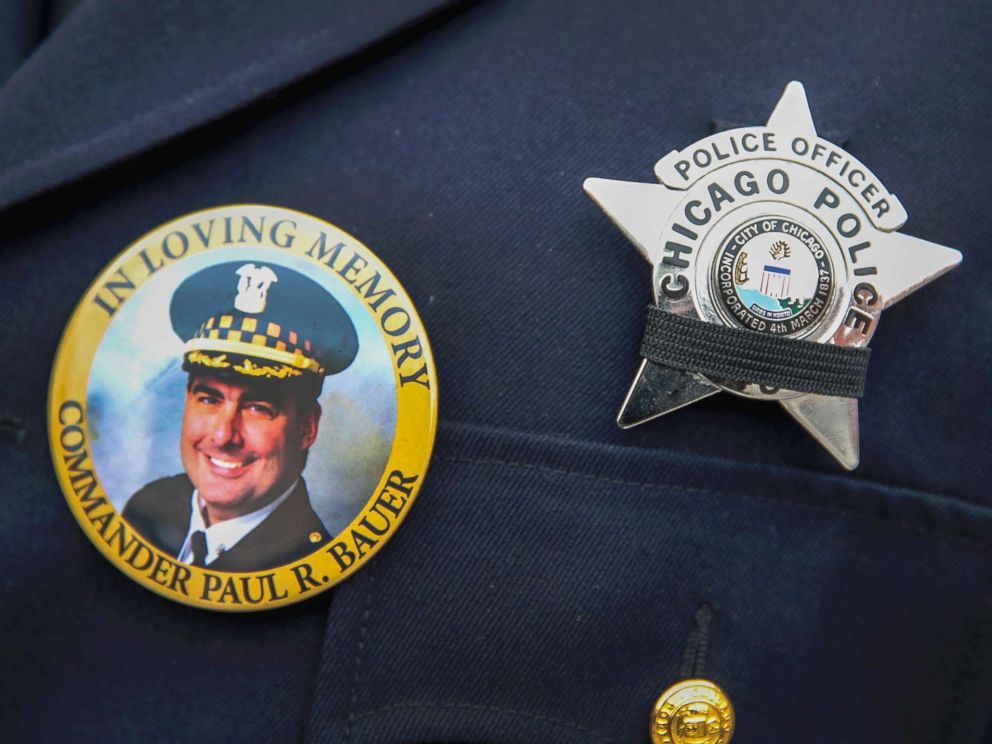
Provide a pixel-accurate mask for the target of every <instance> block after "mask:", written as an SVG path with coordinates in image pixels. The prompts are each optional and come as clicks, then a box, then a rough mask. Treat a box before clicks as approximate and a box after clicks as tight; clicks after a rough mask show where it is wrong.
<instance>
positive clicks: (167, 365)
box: [49, 205, 437, 610]
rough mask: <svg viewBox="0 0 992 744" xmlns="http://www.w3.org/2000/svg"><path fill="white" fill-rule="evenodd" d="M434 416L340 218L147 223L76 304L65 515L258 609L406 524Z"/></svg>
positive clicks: (53, 416)
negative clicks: (333, 222)
mask: <svg viewBox="0 0 992 744" xmlns="http://www.w3.org/2000/svg"><path fill="white" fill-rule="evenodd" d="M436 421H437V381H436V378H435V370H434V362H433V360H432V357H431V352H430V346H429V345H428V342H427V335H426V332H425V331H424V328H423V325H422V324H421V321H420V318H419V317H418V316H417V312H416V310H415V309H414V307H413V304H412V303H411V301H410V298H409V297H408V296H407V295H406V292H405V291H404V290H403V287H402V286H401V285H400V283H399V281H398V280H397V279H396V277H395V276H393V274H392V273H391V272H390V270H389V269H388V268H387V267H386V265H385V264H384V263H383V262H382V261H381V260H380V259H379V258H378V257H377V256H376V255H375V254H374V253H373V252H372V251H371V250H370V249H369V248H368V247H367V246H365V245H363V244H362V243H361V242H359V241H358V240H357V239H355V238H354V237H352V236H351V235H348V234H347V233H345V232H344V231H342V230H340V229H338V228H337V227H335V226H334V225H331V224H330V223H327V222H324V221H323V220H320V219H318V218H316V217H312V216H310V215H307V214H303V213H301V212H296V211H293V210H289V209H283V208H280V207H270V206H263V205H236V206H225V207H216V208H213V209H207V210H204V211H202V212H196V213H193V214H187V215H184V216H182V217H179V218H177V219H175V220H173V221H171V222H169V223H166V224H164V225H161V226H159V227H156V228H154V229H153V230H152V231H151V232H149V233H147V234H146V235H143V236H142V237H140V238H138V239H137V240H136V241H135V242H134V243H132V244H131V245H130V246H129V247H128V248H126V249H125V250H124V251H123V252H122V253H121V254H120V255H118V256H117V257H116V258H114V259H113V260H112V261H111V262H110V264H109V265H108V266H107V267H106V268H105V269H104V271H103V273H102V274H101V275H100V276H98V277H97V278H96V280H95V281H94V282H93V284H92V285H90V287H89V289H87V290H86V293H85V294H84V295H83V298H82V299H81V300H80V302H79V304H78V306H77V307H76V310H75V311H74V313H73V315H72V318H71V319H70V320H69V324H68V326H67V328H66V331H65V334H64V335H63V338H62V342H61V344H60V346H59V350H58V354H57V355H56V359H55V365H54V369H53V372H52V382H51V389H50V396H49V439H50V443H51V450H52V457H53V459H54V462H55V470H56V473H57V475H58V479H59V482H60V484H61V486H62V490H63V492H64V494H65V497H66V500H67V502H68V504H69V507H70V509H71V510H72V513H73V514H74V516H75V517H76V519H77V520H78V522H79V524H80V526H81V527H82V528H83V530H84V531H85V532H86V534H87V535H88V536H89V538H90V539H91V540H92V541H93V543H94V544H95V545H96V547H97V548H98V549H99V550H100V551H101V552H102V553H103V554H104V556H106V557H107V558H108V559H109V560H111V561H112V562H113V563H114V564H115V565H117V566H118V567H119V568H120V569H121V570H122V571H124V573H126V574H127V575H128V576H130V577H131V578H132V579H134V580H135V581H137V582H139V583H140V584H142V585H143V586H145V587H147V588H149V589H151V590H153V591H155V592H158V593H159V594H162V595H164V596H166V597H168V598H169V599H173V600H176V601H179V602H183V603H186V604H191V605H195V606H197V607H204V608H210V609H218V610H258V609H264V608H269V607H277V606H281V605H285V604H289V603H292V602H296V601H298V600H301V599H305V598H307V597H311V596H313V595H315V594H317V593H319V592H321V591H322V590H325V589H327V588H329V587H331V586H333V585H334V584H336V583H338V582H339V581H342V580H344V579H346V578H348V577H349V576H351V575H352V574H353V573H355V571H357V570H358V569H360V568H361V567H362V566H363V565H364V564H365V563H367V562H368V560H369V559H370V558H371V557H372V555H374V554H375V553H376V552H377V551H378V550H380V549H381V548H382V546H383V545H384V544H385V543H386V541H387V540H388V539H389V537H390V536H391V535H392V534H393V532H394V531H395V530H396V528H397V527H398V526H399V524H400V523H401V522H402V521H403V520H404V519H405V517H406V515H407V513H408V512H409V510H410V507H411V505H412V503H413V500H414V497H415V496H416V494H417V492H418V491H419V489H420V486H421V484H422V483H423V479H424V474H425V471H426V469H427V465H428V462H429V460H430V455H431V449H432V447H433V443H434V431H435V425H436Z"/></svg>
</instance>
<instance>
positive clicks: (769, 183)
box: [585, 82, 961, 469]
mask: <svg viewBox="0 0 992 744" xmlns="http://www.w3.org/2000/svg"><path fill="white" fill-rule="evenodd" d="M655 174H656V175H657V177H658V180H659V181H661V184H653V183H632V182H628V181H610V180H606V179H602V178H590V179H587V180H586V182H585V189H586V191H587V192H588V193H589V195H590V196H591V197H592V198H593V199H594V200H595V201H596V203H597V204H599V206H600V207H602V208H603V210H604V211H605V212H606V213H607V214H608V215H609V216H610V218H611V219H612V220H613V221H614V222H615V223H616V224H617V226H618V227H619V228H620V229H621V230H622V231H623V232H624V234H625V235H626V236H627V237H628V238H629V239H630V240H631V241H632V242H633V243H634V245H636V246H637V248H638V249H639V250H640V251H641V253H642V254H643V255H644V257H645V258H646V259H647V260H648V261H649V262H650V263H651V265H652V266H653V267H654V274H653V287H654V299H655V305H656V308H651V309H650V311H649V328H648V332H647V333H646V334H645V343H644V345H643V346H642V356H644V357H645V358H644V360H643V361H642V362H641V366H640V369H639V370H638V372H637V375H636V377H635V379H634V382H633V384H632V385H631V387H630V391H629V392H628V393H627V397H626V399H625V400H624V402H623V405H622V407H621V409H620V413H619V415H618V417H617V422H618V423H619V425H620V426H621V427H624V428H628V427H631V426H636V425H637V424H640V423H643V422H645V421H648V420H650V419H653V418H656V417H658V416H661V415H663V414H665V413H669V412H670V411H674V410H675V409H677V408H681V407H682V406H686V405H688V404H690V403H693V402H695V401H697V400H700V399H702V398H705V397H707V396H710V395H713V394H714V393H717V392H719V391H720V390H726V391H728V392H732V393H735V394H737V395H742V396H745V397H748V398H755V399H758V400H777V401H778V402H779V403H781V405H782V406H783V407H784V408H785V409H786V410H787V411H788V412H789V413H790V414H792V416H793V417H794V418H795V419H796V420H797V421H798V422H799V423H800V424H801V425H802V426H803V427H804V428H805V429H806V430H807V431H808V432H809V433H810V434H812V435H813V436H814V437H815V438H816V439H817V441H819V442H820V443H821V444H822V445H823V446H824V447H825V448H826V449H827V451H828V452H830V454H831V455H833V456H834V457H835V458H836V459H837V460H838V461H839V462H840V463H841V465H843V466H844V467H845V468H848V469H853V468H855V467H857V464H858V458H859V455H858V400H857V397H858V395H860V390H861V388H862V387H863V374H864V369H865V368H866V365H867V349H866V348H865V347H867V344H868V341H869V340H870V339H871V336H872V334H873V333H874V332H875V329H876V328H877V327H878V321H879V317H880V315H881V312H882V310H883V309H886V308H888V307H890V306H891V305H894V304H895V303H896V302H898V301H899V300H901V299H902V298H903V297H905V296H906V295H908V294H909V293H910V292H913V291H915V290H916V289H919V288H920V287H922V286H923V285H924V284H926V283H927V282H929V281H931V280H933V279H935V278H937V277H938V276H940V275H941V274H943V273H944V272H946V271H948V270H950V269H952V268H953V267H954V266H956V265H957V264H958V263H960V261H961V254H960V253H959V252H958V251H956V250H953V249H951V248H947V247H945V246H942V245H937V244H936V243H930V242H928V241H926V240H920V239H919V238H914V237H911V236H909V235H905V234H903V233H900V232H897V230H898V229H899V228H900V227H901V226H902V225H903V223H905V221H906V217H907V215H906V210H905V209H903V206H902V204H900V202H899V199H898V198H896V196H895V194H892V193H891V192H889V191H888V190H887V189H886V188H885V186H883V185H882V183H881V181H880V180H879V179H878V178H877V177H876V176H875V175H874V174H873V173H872V172H871V171H870V170H868V168H866V167H865V166H864V165H863V164H862V163H861V162H859V161H858V160H857V159H856V158H854V157H853V156H851V155H850V154H848V153H847V152H845V151H844V150H842V149H841V148H839V147H837V146H836V145H833V144H831V143H830V142H827V141H826V140H824V139H821V138H820V137H818V136H817V134H816V129H815V127H814V125H813V119H812V116H811V115H810V111H809V105H808V103H807V101H806V93H805V91H804V89H803V86H802V84H801V83H798V82H792V83H790V84H789V85H788V86H787V87H786V89H785V93H784V94H783V95H782V98H781V100H780V101H779V102H778V105H777V106H776V107H775V109H774V111H772V114H771V116H770V117H769V119H768V123H767V124H766V125H765V126H763V127H745V128H741V129H733V130H729V131H725V132H720V133H718V134H714V135H712V136H711V137H707V138H706V139H703V140H701V141H699V142H697V143H696V144H694V145H692V146H690V147H689V148H687V149H685V150H681V151H673V152H670V153H669V154H668V155H666V156H665V157H663V158H662V159H661V160H660V161H658V163H657V165H655ZM652 316H654V317H652ZM652 322H654V327H653V329H652V325H651V324H652ZM730 329H733V331H731V330H730ZM652 334H653V335H652ZM796 342H798V343H796ZM817 344H818V345H819V346H817ZM655 349H657V350H658V351H657V352H655V351H653V350H655ZM645 350H647V351H645ZM655 353H657V354H659V355H661V356H655ZM859 374H860V375H861V386H860V387H859V386H858V375H859ZM789 385H792V386H793V387H789ZM852 390H857V391H858V392H850V391H852Z"/></svg>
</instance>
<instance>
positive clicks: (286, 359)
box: [185, 338, 324, 376]
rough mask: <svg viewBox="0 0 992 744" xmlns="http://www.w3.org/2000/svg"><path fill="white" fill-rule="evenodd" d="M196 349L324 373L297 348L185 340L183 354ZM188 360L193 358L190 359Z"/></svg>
mask: <svg viewBox="0 0 992 744" xmlns="http://www.w3.org/2000/svg"><path fill="white" fill-rule="evenodd" d="M197 351H221V352H227V353H229V354H240V355H241V356H245V357H251V358H254V359H265V360H266V361H269V362H278V363H280V364H284V365H286V366H289V367H293V368H295V369H298V370H301V371H303V372H310V373H311V374H315V375H321V376H323V374H324V367H323V366H322V365H321V364H320V363H319V362H318V361H317V360H316V359H313V358H311V357H308V356H304V355H303V352H302V351H300V350H299V349H297V350H296V351H281V350H280V349H272V348H269V347H268V346H262V345H261V344H251V343H246V342H244V341H228V340H226V339H222V338H191V339H190V340H189V341H187V342H186V345H185V354H187V355H189V354H190V353H191V352H197ZM190 361H195V360H194V359H190Z"/></svg>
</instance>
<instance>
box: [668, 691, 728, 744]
mask: <svg viewBox="0 0 992 744" xmlns="http://www.w3.org/2000/svg"><path fill="white" fill-rule="evenodd" d="M733 733H734V707H733V706H732V705H731V704H730V698H728V697H727V695H726V694H725V693H724V692H723V690H721V689H720V688H719V687H717V686H716V685H715V684H713V683H712V682H710V681H709V680H707V679H684V680H682V681H681V682H678V683H676V684H674V685H672V686H671V687H669V688H668V689H667V690H665V691H664V692H663V693H661V697H659V698H658V702H656V703H655V704H654V710H653V711H651V741H652V742H653V744H727V742H729V741H730V737H731V736H732V735H733Z"/></svg>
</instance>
